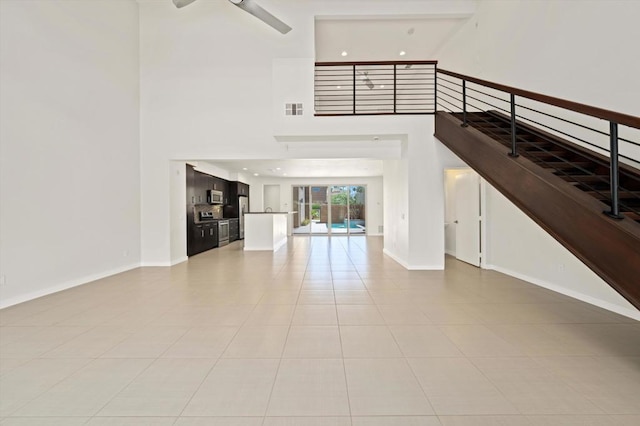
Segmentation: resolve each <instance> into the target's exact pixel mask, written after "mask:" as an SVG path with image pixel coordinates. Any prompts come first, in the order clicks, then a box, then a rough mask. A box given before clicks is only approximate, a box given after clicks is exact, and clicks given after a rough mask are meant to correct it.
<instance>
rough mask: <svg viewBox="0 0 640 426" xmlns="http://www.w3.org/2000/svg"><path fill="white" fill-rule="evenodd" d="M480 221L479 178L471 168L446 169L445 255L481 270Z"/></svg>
mask: <svg viewBox="0 0 640 426" xmlns="http://www.w3.org/2000/svg"><path fill="white" fill-rule="evenodd" d="M481 218H482V214H481V197H480V176H479V175H478V174H477V173H476V172H475V171H474V170H472V169H470V168H465V169H448V170H445V252H446V253H447V254H449V255H451V256H454V257H455V258H456V259H458V260H461V261H463V262H466V263H469V264H471V265H474V266H478V267H479V266H480V264H481V255H482V250H481V246H482V219H481Z"/></svg>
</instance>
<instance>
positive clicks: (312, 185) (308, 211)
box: [291, 183, 367, 236]
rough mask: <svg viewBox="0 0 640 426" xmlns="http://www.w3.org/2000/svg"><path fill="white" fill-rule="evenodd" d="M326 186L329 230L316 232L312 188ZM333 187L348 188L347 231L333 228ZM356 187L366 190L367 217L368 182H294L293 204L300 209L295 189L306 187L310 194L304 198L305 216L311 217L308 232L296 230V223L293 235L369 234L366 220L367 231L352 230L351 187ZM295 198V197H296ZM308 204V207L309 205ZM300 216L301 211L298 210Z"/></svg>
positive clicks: (292, 190)
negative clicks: (354, 231)
mask: <svg viewBox="0 0 640 426" xmlns="http://www.w3.org/2000/svg"><path fill="white" fill-rule="evenodd" d="M317 187H320V188H323V187H324V188H326V193H327V196H326V205H327V232H326V233H314V232H313V223H312V221H313V218H312V213H311V212H312V206H313V191H312V188H317ZM333 187H345V188H346V189H347V197H346V198H347V212H346V219H347V222H346V223H347V227H346V230H347V232H345V233H337V232H336V233H334V232H333V229H332V226H331V225H332V224H333V218H332V210H333V209H332V205H333V203H332V202H331V198H332V196H331V191H330V189H331V188H333ZM354 187H362V188H363V190H364V204H363V206H364V209H365V217H366V200H367V195H366V194H367V185H366V184H351V183H349V184H341V183H338V184H324V183H310V184H292V185H291V198H292V200H293V202H294V204H293V205H296V206H298V209H299V207H300V203H299V202H298V199H299V196H300V194H299V192H298V194H297V197H298V198H296V197H294V191H295V190H296V188H304V189H303V191H304V193H305V195H306V194H309V199H308V200H307V199H306V197H305V198H304V203H303V204H304V206H305V215H304V217H305V218H306V217H307V216H308V219H309V231H308V232H295V228H296V225H297V224H294V232H293V235H308V236H318V235H327V236H332V235H337V236H343V235H344V236H352V235H367V232H366V222H365V231H364V232H362V233H355V234H354V233H352V232H351V215H352V214H351V212H350V209H351V205H350V204H351V203H350V201H351V196H350V195H351V188H354ZM294 198H295V199H294ZM307 206H308V207H307ZM298 216H300V212H299V211H298Z"/></svg>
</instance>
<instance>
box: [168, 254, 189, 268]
mask: <svg viewBox="0 0 640 426" xmlns="http://www.w3.org/2000/svg"><path fill="white" fill-rule="evenodd" d="M187 260H189V256H183V257H179V258H178V259H174V260H172V261H171V265H170V266H173V265H177V264H178V263H182V262H186V261H187Z"/></svg>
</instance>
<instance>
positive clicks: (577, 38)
mask: <svg viewBox="0 0 640 426" xmlns="http://www.w3.org/2000/svg"><path fill="white" fill-rule="evenodd" d="M638 16H640V2H637V1H628V0H607V1H602V0H584V1H580V2H573V1H529V0H480V1H479V2H478V7H477V9H476V14H475V16H474V17H473V18H472V19H470V20H469V21H468V22H467V23H466V24H465V26H464V27H463V28H462V29H461V30H460V31H459V32H458V33H457V34H456V35H455V36H454V37H452V39H451V40H450V41H449V42H448V43H446V44H445V45H444V46H443V48H442V49H441V51H440V52H439V53H438V55H437V57H438V60H439V63H438V67H440V68H444V69H450V70H453V71H456V72H459V73H462V74H468V75H472V76H475V77H479V78H483V79H487V80H491V81H496V82H499V83H502V84H507V85H510V86H515V87H519V88H522V89H527V90H531V91H534V92H539V93H544V94H547V95H551V96H556V97H560V98H564V99H570V100H573V101H576V102H581V103H586V104H589V105H595V106H599V107H601V108H606V109H612V110H616V111H621V112H625V113H627V114H631V115H636V116H638V115H640V104H639V103H638V101H637V94H638V93H640V80H638V78H636V77H637V76H638V74H640V55H637V54H634V52H635V51H636V50H637V41H638V40H640V26H638V25H637V19H638Z"/></svg>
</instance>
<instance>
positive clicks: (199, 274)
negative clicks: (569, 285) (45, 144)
mask: <svg viewBox="0 0 640 426" xmlns="http://www.w3.org/2000/svg"><path fill="white" fill-rule="evenodd" d="M241 247H242V243H241V242H236V243H233V244H231V245H229V246H227V247H224V248H221V249H216V250H212V251H209V252H207V253H203V254H200V255H198V256H195V257H192V258H191V259H190V260H189V261H188V262H185V263H182V264H179V265H176V266H174V267H171V268H139V269H135V270H132V271H129V272H126V273H122V274H118V275H116V276H112V277H109V278H106V279H102V280H99V281H96V282H93V283H90V284H87V285H84V286H81V287H76V288H74V289H71V290H67V291H64V292H60V293H56V294H53V295H50V296H47V297H43V298H40V299H37V300H33V301H30V302H27V303H23V304H21V305H18V306H14V307H10V308H7V309H4V310H2V311H0V424H1V425H94V426H95V425H110V426H113V425H136V426H137V425H179V426H192V425H213V426H216V425H220V426H222V425H224V426H234V425H235V426H246V425H252V426H254V425H255V426H259V425H263V426H323V425H331V426H347V425H353V426H383V425H385V426H388V425H393V426H436V425H440V426H496V425H505V426H519V425H528V426H539V425H545V426H546V425H558V426H577V425H580V426H582V425H587V426H589V425H592V426H603V425H616V426H623V425H638V424H640V325H639V324H638V323H637V322H635V321H633V320H630V319H628V318H624V317H621V316H618V315H616V314H613V313H610V312H607V311H604V310H602V309H599V308H596V307H593V306H590V305H587V304H585V303H582V302H579V301H576V300H573V299H570V298H568V297H565V296H562V295H559V294H556V293H553V292H551V291H548V290H545V289H542V288H540V287H537V286H534V285H531V284H528V283H526V282H523V281H520V280H517V279H514V278H511V277H508V276H505V275H502V274H499V273H496V272H493V271H483V270H480V269H477V268H474V267H471V266H469V265H466V264H464V263H460V262H458V261H456V260H454V259H447V268H446V270H445V271H407V270H405V269H403V268H402V267H400V266H399V265H398V264H397V263H395V262H394V261H392V260H391V259H389V258H387V257H385V256H384V255H383V254H382V240H381V239H380V238H371V237H369V238H367V237H351V238H347V237H333V238H327V237H295V238H293V239H291V240H290V241H289V243H288V245H287V246H285V247H283V248H282V249H281V250H279V251H277V252H276V253H270V252H247V253H245V252H243V251H242V248H241Z"/></svg>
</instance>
